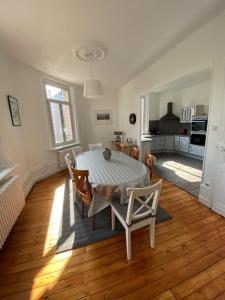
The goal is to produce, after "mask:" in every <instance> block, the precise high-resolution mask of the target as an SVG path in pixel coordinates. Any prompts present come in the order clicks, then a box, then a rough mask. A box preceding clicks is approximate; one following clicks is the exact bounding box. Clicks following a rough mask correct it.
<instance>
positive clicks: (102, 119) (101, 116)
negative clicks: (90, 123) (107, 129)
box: [94, 110, 112, 125]
mask: <svg viewBox="0 0 225 300" xmlns="http://www.w3.org/2000/svg"><path fill="white" fill-rule="evenodd" d="M94 117H95V124H96V125H112V111H111V110H96V111H95V112H94Z"/></svg>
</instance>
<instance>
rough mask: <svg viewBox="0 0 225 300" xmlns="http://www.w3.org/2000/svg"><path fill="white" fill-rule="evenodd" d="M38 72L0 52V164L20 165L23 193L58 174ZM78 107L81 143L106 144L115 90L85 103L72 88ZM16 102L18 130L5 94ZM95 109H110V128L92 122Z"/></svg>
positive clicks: (78, 90)
mask: <svg viewBox="0 0 225 300" xmlns="http://www.w3.org/2000/svg"><path fill="white" fill-rule="evenodd" d="M42 76H43V74H41V73H40V72H38V71H37V70H34V69H33V68H31V67H28V66H25V65H23V64H21V63H19V62H17V61H15V60H13V59H11V58H8V57H7V56H6V55H4V54H3V53H0V162H3V160H4V161H5V160H7V161H13V162H14V163H18V164H19V170H18V172H19V174H20V176H21V180H22V182H23V185H24V190H25V191H26V190H27V189H28V188H29V186H30V184H31V183H32V181H33V180H36V179H38V178H41V177H42V176H47V175H48V174H51V173H54V172H57V171H58V170H59V168H58V160H57V153H56V151H55V150H53V149H52V136H51V131H50V124H49V120H48V112H47V105H46V102H45V101H46V100H45V98H44V95H43V86H42ZM71 89H72V92H73V94H74V98H75V100H76V102H75V103H74V105H75V106H77V118H78V123H79V129H80V134H79V135H80V140H81V141H84V143H85V144H87V143H88V142H89V141H90V142H93V143H94V142H100V141H102V142H103V143H104V144H105V145H109V143H110V140H111V137H112V136H111V133H112V131H113V129H114V127H115V128H116V127H117V124H118V119H117V116H118V97H117V92H116V91H114V90H110V91H108V90H107V91H106V93H105V96H104V98H103V99H99V100H93V101H92V102H91V100H87V99H84V98H83V97H82V93H83V89H82V88H81V87H79V86H75V85H71ZM8 94H9V95H11V96H14V97H16V98H17V99H18V101H19V109H20V116H21V123H22V126H21V127H14V126H12V123H11V117H10V113H9V107H8V102H7V98H6V97H7V95H8ZM96 109H110V110H113V118H114V122H113V125H112V126H101V127H100V126H99V128H97V127H96V126H94V123H93V114H92V112H93V111H94V110H96Z"/></svg>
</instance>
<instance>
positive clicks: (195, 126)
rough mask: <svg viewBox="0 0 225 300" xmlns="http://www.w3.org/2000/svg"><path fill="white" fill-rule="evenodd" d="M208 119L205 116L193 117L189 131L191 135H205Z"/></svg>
mask: <svg viewBox="0 0 225 300" xmlns="http://www.w3.org/2000/svg"><path fill="white" fill-rule="evenodd" d="M207 124H208V117H207V116H193V117H192V122H191V131H192V132H193V133H198V132H199V133H205V134H206V131H207Z"/></svg>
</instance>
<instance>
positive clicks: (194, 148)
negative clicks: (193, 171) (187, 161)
mask: <svg viewBox="0 0 225 300" xmlns="http://www.w3.org/2000/svg"><path fill="white" fill-rule="evenodd" d="M204 152H205V147H204V146H198V145H192V144H190V146H189V153H190V154H193V155H198V156H204Z"/></svg>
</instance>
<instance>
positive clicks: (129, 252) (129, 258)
mask: <svg viewBox="0 0 225 300" xmlns="http://www.w3.org/2000/svg"><path fill="white" fill-rule="evenodd" d="M126 246H127V260H131V232H130V230H129V228H127V229H126Z"/></svg>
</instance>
